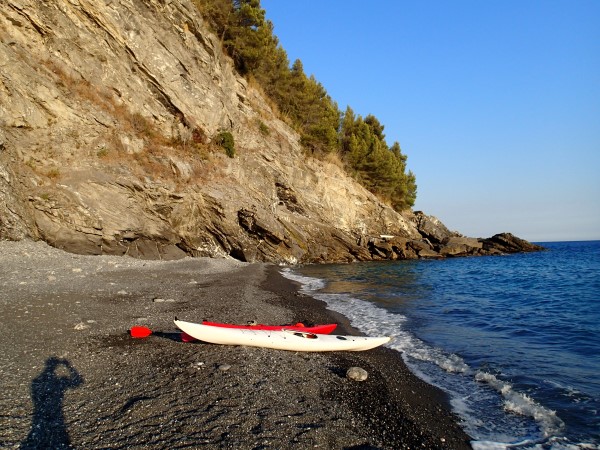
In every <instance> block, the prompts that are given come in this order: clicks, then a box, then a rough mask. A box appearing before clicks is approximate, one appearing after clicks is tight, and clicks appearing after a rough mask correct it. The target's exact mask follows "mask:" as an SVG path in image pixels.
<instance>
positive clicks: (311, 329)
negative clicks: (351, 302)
mask: <svg viewBox="0 0 600 450" xmlns="http://www.w3.org/2000/svg"><path fill="white" fill-rule="evenodd" d="M202 325H208V326H210V327H220V328H236V329H240V330H267V331H281V330H283V329H284V328H285V329H286V330H297V331H305V332H307V333H315V334H330V333H331V332H333V330H335V328H336V327H337V324H335V323H326V324H322V325H313V326H306V325H304V324H302V323H296V324H291V325H263V324H260V323H259V324H248V325H236V324H229V323H219V322H209V321H208V320H203V321H202Z"/></svg>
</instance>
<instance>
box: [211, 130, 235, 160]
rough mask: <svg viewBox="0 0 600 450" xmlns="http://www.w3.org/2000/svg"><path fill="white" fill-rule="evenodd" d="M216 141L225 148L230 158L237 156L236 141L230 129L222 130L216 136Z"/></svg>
mask: <svg viewBox="0 0 600 450" xmlns="http://www.w3.org/2000/svg"><path fill="white" fill-rule="evenodd" d="M215 143H216V144H217V145H220V146H221V147H223V149H225V154H226V155H227V156H229V157H230V158H233V157H234V156H235V142H234V140H233V135H232V134H231V133H230V132H229V131H221V132H220V133H219V134H218V135H217V137H216V138H215Z"/></svg>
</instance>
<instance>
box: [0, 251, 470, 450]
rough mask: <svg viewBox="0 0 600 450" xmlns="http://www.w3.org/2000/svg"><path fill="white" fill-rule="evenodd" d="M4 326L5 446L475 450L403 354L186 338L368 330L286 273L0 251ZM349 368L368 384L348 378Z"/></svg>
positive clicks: (189, 261)
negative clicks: (262, 326) (264, 330)
mask: <svg viewBox="0 0 600 450" xmlns="http://www.w3.org/2000/svg"><path fill="white" fill-rule="evenodd" d="M0 314H1V316H2V318H3V321H2V322H3V330H2V333H0V346H1V348H2V356H1V358H2V359H1V361H0V379H1V380H2V381H1V383H2V385H1V390H2V392H3V395H2V397H1V398H0V409H1V410H2V411H3V413H2V416H1V417H0V447H2V448H82V449H84V448H85V449H94V448H169V449H173V448H236V449H259V448H261V449H284V448H286V449H287V448H297V449H306V448H324V449H348V448H355V449H358V448H364V449H400V448H407V449H415V448H427V449H434V448H446V449H466V448H470V445H469V441H470V438H469V437H468V436H467V435H466V434H465V433H464V432H463V431H462V429H461V428H460V426H459V424H458V419H457V417H456V416H455V415H454V414H452V413H451V412H450V408H449V405H448V404H447V398H446V396H445V395H444V394H443V393H442V392H441V391H439V390H438V389H436V388H434V387H432V386H430V385H428V384H426V383H425V382H423V381H422V380H420V379H419V378H417V377H416V376H414V375H413V374H412V373H411V372H410V371H409V370H408V369H407V368H406V366H405V365H404V363H403V361H402V358H401V355H400V354H399V353H398V352H396V351H394V350H390V349H387V348H378V349H374V350H370V351H366V352H332V353H301V352H286V351H279V350H270V349H262V348H252V347H238V346H219V345H212V344H205V343H201V342H182V341H181V338H180V333H179V331H178V330H177V329H176V327H175V325H174V324H173V319H174V318H175V317H177V318H179V319H182V320H187V321H192V322H200V321H201V320H203V319H207V320H213V321H220V322H230V323H246V322H247V321H251V320H256V321H257V322H260V323H269V324H283V323H290V322H299V321H301V322H304V323H326V322H332V321H333V322H336V323H339V326H338V329H337V330H336V333H338V334H360V333H359V332H358V331H357V330H355V329H352V328H351V327H350V326H349V325H348V323H347V321H346V320H345V318H344V317H343V316H340V315H339V314H336V313H333V312H332V311H329V310H327V309H326V308H325V304H324V303H322V302H320V301H318V300H315V299H313V298H311V297H308V296H305V295H303V294H301V293H299V292H298V289H297V286H296V284H295V283H294V282H292V281H290V280H288V279H286V278H284V277H283V276H281V275H280V273H279V268H278V267H277V266H273V265H268V264H247V263H241V262H239V261H236V260H233V259H209V258H185V259H182V260H177V261H156V260H152V261H146V260H139V259H133V258H129V257H113V256H83V255H74V254H69V253H65V252H63V251H61V250H57V249H55V248H52V247H49V246H48V245H46V244H45V243H42V242H32V241H20V242H8V241H0ZM133 325H144V326H147V327H149V328H150V329H152V330H153V334H152V335H151V336H149V337H147V338H144V339H133V338H132V337H131V336H130V335H129V333H128V330H129V329H130V327H132V326H133ZM352 366H358V367H362V368H364V369H365V370H367V372H368V378H367V380H365V381H363V382H356V381H350V380H348V379H347V378H346V376H345V374H346V371H347V369H348V368H350V367H352Z"/></svg>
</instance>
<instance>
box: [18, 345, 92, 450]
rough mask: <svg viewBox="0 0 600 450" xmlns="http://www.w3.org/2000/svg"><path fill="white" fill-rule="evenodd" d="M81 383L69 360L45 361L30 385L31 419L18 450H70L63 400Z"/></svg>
mask: <svg viewBox="0 0 600 450" xmlns="http://www.w3.org/2000/svg"><path fill="white" fill-rule="evenodd" d="M82 384H83V378H82V377H81V375H79V373H78V372H77V370H75V368H74V367H73V366H71V363H69V361H67V360H66V359H62V358H57V357H54V356H52V357H50V358H48V359H47V360H46V367H45V368H44V370H43V371H42V373H40V374H39V375H38V376H37V377H36V378H34V379H33V381H32V382H31V399H32V401H33V419H32V421H31V431H30V432H29V435H28V436H27V438H26V439H25V440H24V441H23V442H22V443H21V447H20V448H21V449H40V448H47V449H68V448H73V447H72V446H71V442H70V440H69V433H68V432H67V426H66V424H65V418H64V415H63V400H64V396H65V392H66V390H67V389H75V388H77V387H78V386H81V385H82Z"/></svg>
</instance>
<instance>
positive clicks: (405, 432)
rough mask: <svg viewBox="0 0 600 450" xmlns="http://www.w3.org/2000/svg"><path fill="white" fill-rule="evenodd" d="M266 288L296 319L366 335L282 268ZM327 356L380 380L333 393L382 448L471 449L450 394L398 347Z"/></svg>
mask: <svg viewBox="0 0 600 450" xmlns="http://www.w3.org/2000/svg"><path fill="white" fill-rule="evenodd" d="M264 287H265V289H267V290H271V291H274V292H276V293H277V294H278V302H279V303H281V304H283V305H284V307H285V308H288V309H290V310H292V311H293V312H294V314H295V316H294V320H295V321H296V320H297V321H302V320H306V321H307V322H314V323H326V322H335V323H338V327H337V328H336V331H335V333H336V334H352V335H360V334H362V333H361V332H360V331H359V330H357V329H355V328H353V327H352V326H351V325H350V321H349V320H348V319H347V318H346V317H345V316H343V315H342V314H340V313H338V312H336V311H332V310H330V309H328V308H327V305H326V304H325V302H323V301H321V300H317V299H315V298H313V297H310V296H307V295H304V294H302V293H300V292H299V284H298V283H297V282H295V281H292V280H289V279H287V278H285V277H284V276H283V275H282V274H281V273H280V272H279V268H278V267H276V266H270V267H269V271H268V278H267V282H266V283H265V285H264ZM308 311H310V314H308V318H306V316H307V312H308ZM325 356H326V357H328V358H330V359H331V362H330V364H331V368H332V369H331V370H332V371H333V372H334V373H335V374H337V375H338V376H339V377H344V376H345V372H346V370H347V369H348V368H349V367H352V366H359V367H363V368H364V369H366V370H367V371H368V373H369V379H375V380H373V382H372V383H367V382H363V383H342V384H341V385H340V386H339V387H338V389H336V391H335V392H334V393H333V395H334V396H335V398H336V401H339V402H340V403H342V404H344V405H345V406H346V407H347V408H349V409H351V410H352V411H353V412H354V414H356V415H357V416H359V417H361V419H362V421H363V426H364V427H365V428H366V429H369V430H370V432H371V436H372V438H374V439H375V440H376V441H378V442H379V445H381V446H382V448H417V447H419V446H422V447H423V448H452V449H469V448H471V445H470V441H471V440H472V439H471V438H470V437H469V436H468V435H467V434H466V433H465V432H464V430H463V429H462V428H461V427H460V425H459V424H458V422H459V420H460V419H459V417H458V416H457V415H455V414H454V413H453V412H452V411H451V406H450V402H449V397H448V395H447V394H446V393H445V392H443V391H442V390H441V389H439V388H437V387H435V386H432V385H430V384H428V383H426V382H425V381H423V380H422V379H420V378H418V377H417V376H416V375H415V374H413V373H412V372H411V371H410V370H409V369H408V367H407V366H406V364H405V363H404V361H403V360H402V356H401V354H400V353H399V352H397V351H396V350H393V349H389V348H386V347H378V348H375V349H373V350H369V351H367V352H335V354H325ZM369 379H368V380H367V381H369ZM364 399H369V402H368V403H364ZM417 437H418V438H417ZM415 438H417V439H415ZM409 442H410V444H408V443H409Z"/></svg>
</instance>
